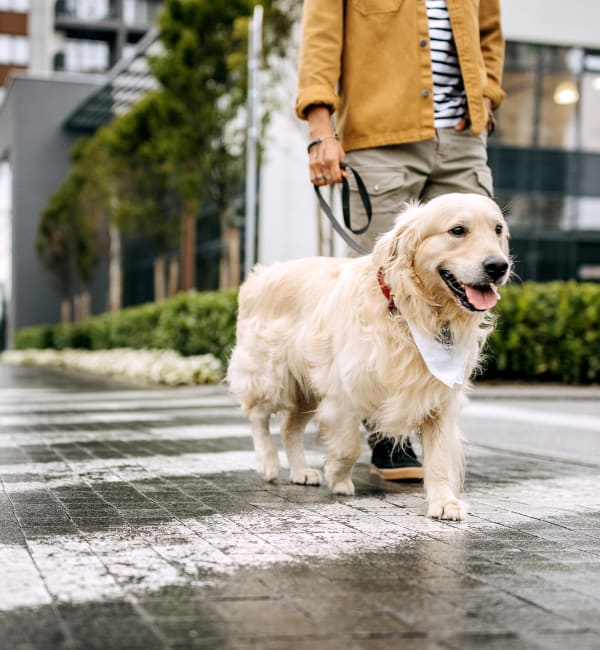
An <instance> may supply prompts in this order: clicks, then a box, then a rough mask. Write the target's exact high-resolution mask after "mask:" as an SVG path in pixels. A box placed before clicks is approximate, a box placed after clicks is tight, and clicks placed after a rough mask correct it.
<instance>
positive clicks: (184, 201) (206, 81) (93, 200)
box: [37, 0, 299, 294]
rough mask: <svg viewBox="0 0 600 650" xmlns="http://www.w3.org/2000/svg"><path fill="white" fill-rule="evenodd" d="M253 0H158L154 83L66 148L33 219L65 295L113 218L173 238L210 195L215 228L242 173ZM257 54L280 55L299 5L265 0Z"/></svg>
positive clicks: (87, 270) (85, 275)
mask: <svg viewBox="0 0 600 650" xmlns="http://www.w3.org/2000/svg"><path fill="white" fill-rule="evenodd" d="M255 4H256V2H255V1H254V0H229V1H225V0H166V3H165V6H164V9H163V10H162V12H161V14H160V17H159V39H160V41H161V44H162V47H163V53H162V54H161V55H160V56H156V57H153V58H152V59H151V61H150V66H151V70H152V72H153V74H154V75H155V77H156V78H157V80H158V81H159V84H160V87H159V89H158V90H157V91H153V92H151V93H149V94H147V95H146V96H144V97H143V98H142V99H141V100H140V101H139V102H138V103H136V104H135V105H134V106H133V107H132V108H131V109H130V110H129V111H128V112H127V113H125V114H123V115H119V116H117V117H115V118H114V119H113V120H112V121H111V123H109V124H108V125H107V126H106V127H104V128H102V129H100V130H99V131H98V132H97V133H96V134H95V135H94V136H93V137H91V138H90V139H89V140H86V141H85V142H84V143H82V144H80V145H78V146H77V147H76V148H75V149H74V151H73V165H72V169H71V171H70V173H69V175H68V177H67V179H66V180H65V182H64V184H63V185H62V186H61V187H60V188H59V189H58V190H57V192H56V193H55V194H54V195H53V196H52V197H51V199H50V201H49V204H48V206H47V208H46V210H45V211H44V213H43V214H42V216H41V221H40V224H39V232H38V241H37V251H38V254H39V256H40V258H41V260H42V262H43V263H44V265H45V266H46V268H48V269H49V270H50V271H51V272H52V273H53V275H54V276H55V277H56V278H57V280H58V283H59V285H60V286H61V290H62V291H63V294H67V293H68V292H69V291H70V290H71V289H72V288H73V287H72V286H71V285H72V284H73V275H74V274H75V275H77V276H78V277H79V278H80V280H81V282H83V283H84V284H85V283H87V282H88V281H89V277H90V274H91V271H92V269H93V265H94V263H95V261H96V260H97V258H98V256H99V255H100V254H102V252H103V249H104V241H103V238H102V237H100V236H99V233H101V232H102V227H103V226H104V227H105V225H106V221H107V220H109V221H110V222H111V223H112V224H114V225H116V226H117V227H118V228H119V229H120V230H122V231H124V232H126V233H135V234H142V235H145V236H149V237H151V238H152V239H153V240H154V242H155V244H156V247H157V250H158V252H159V254H161V252H165V251H167V250H169V248H171V247H173V245H174V243H175V242H176V241H177V239H178V237H179V235H180V223H181V218H182V217H187V218H188V219H189V218H193V217H195V216H196V215H197V214H198V211H199V210H200V208H201V206H202V205H203V204H204V205H206V204H210V205H211V206H212V210H211V211H212V213H216V215H217V218H218V219H219V221H220V224H221V226H222V230H223V224H224V222H226V221H227V220H228V219H229V216H230V215H231V214H232V212H233V210H232V207H231V200H232V198H233V197H235V195H236V194H237V193H239V189H240V186H241V179H242V177H243V158H242V155H243V149H244V147H243V143H244V137H243V134H244V119H243V107H244V104H245V101H246V81H247V79H246V77H247V47H248V42H247V41H248V22H249V17H250V16H251V15H252V11H253V8H254V5H255ZM262 5H263V7H264V26H265V29H264V51H265V62H268V60H269V55H270V53H272V52H277V53H283V52H284V50H285V46H286V43H287V41H288V36H289V34H290V31H291V27H292V25H293V23H294V21H295V20H296V18H297V16H298V9H299V4H298V3H295V2H293V1H292V0H264V1H263V2H262Z"/></svg>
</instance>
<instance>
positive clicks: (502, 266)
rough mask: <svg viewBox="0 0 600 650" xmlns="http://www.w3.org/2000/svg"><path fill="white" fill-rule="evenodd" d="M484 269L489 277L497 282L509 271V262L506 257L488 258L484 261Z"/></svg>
mask: <svg viewBox="0 0 600 650" xmlns="http://www.w3.org/2000/svg"><path fill="white" fill-rule="evenodd" d="M483 268H484V269H485V272H486V273H487V275H488V277H489V278H490V279H491V280H493V281H496V280H498V279H499V278H501V277H502V276H503V275H504V274H505V273H506V271H507V270H508V262H507V261H506V259H505V258H504V257H500V256H496V257H486V258H485V259H484V260H483Z"/></svg>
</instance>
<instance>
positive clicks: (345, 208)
mask: <svg viewBox="0 0 600 650" xmlns="http://www.w3.org/2000/svg"><path fill="white" fill-rule="evenodd" d="M340 167H341V168H342V169H349V170H350V171H351V172H352V174H353V175H354V179H355V181H356V187H357V188H358V194H359V196H360V200H361V202H362V204H363V207H364V209H365V214H366V216H367V224H366V225H365V226H363V227H362V228H353V227H352V222H351V220H350V184H349V183H348V179H347V178H345V177H344V178H343V179H342V213H343V216H344V225H345V226H346V228H347V229H348V230H349V231H350V232H351V233H353V234H355V235H362V233H364V232H366V231H367V229H368V228H369V226H370V225H371V219H372V218H373V208H372V206H371V199H370V198H369V193H368V192H367V188H366V186H365V184H364V182H363V179H362V178H361V177H360V174H359V173H358V172H357V171H356V170H355V169H354V167H351V166H350V165H349V164H348V163H344V162H342V163H340ZM313 187H314V188H315V192H316V194H317V198H318V199H319V205H320V206H321V210H323V212H324V213H325V214H326V215H327V218H328V219H329V221H330V222H331V225H332V226H333V228H334V230H335V231H336V232H337V234H338V235H339V236H340V237H341V238H342V239H343V240H344V241H345V242H346V243H347V244H348V245H349V246H351V247H352V248H353V249H354V250H355V251H356V252H357V253H360V254H361V255H367V254H368V253H370V252H371V251H369V250H367V249H366V248H364V247H363V246H361V245H360V244H359V243H358V242H357V241H355V240H354V239H353V238H352V237H350V236H349V235H348V233H347V232H346V231H345V230H344V228H343V227H342V225H341V224H340V222H339V221H338V220H337V219H336V218H335V216H334V214H333V210H332V209H331V206H330V205H329V204H328V203H327V201H326V200H325V199H324V198H323V195H322V194H321V189H320V188H319V187H318V186H317V185H314V186H313Z"/></svg>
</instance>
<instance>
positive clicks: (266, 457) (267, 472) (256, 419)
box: [248, 404, 279, 482]
mask: <svg viewBox="0 0 600 650" xmlns="http://www.w3.org/2000/svg"><path fill="white" fill-rule="evenodd" d="M270 416H271V411H270V410H269V409H268V408H267V407H266V406H265V405H264V404H258V405H256V406H253V407H252V408H250V409H248V419H249V420H250V427H251V429H252V439H253V440H254V451H255V453H256V469H257V471H258V472H260V473H261V474H262V475H263V476H264V478H265V481H269V482H273V481H276V480H277V478H278V477H279V455H278V453H277V447H275V443H274V442H273V438H271V434H270V432H269V419H270Z"/></svg>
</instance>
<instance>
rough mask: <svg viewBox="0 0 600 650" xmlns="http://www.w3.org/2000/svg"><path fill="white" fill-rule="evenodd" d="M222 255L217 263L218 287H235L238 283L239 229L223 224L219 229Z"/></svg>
mask: <svg viewBox="0 0 600 650" xmlns="http://www.w3.org/2000/svg"><path fill="white" fill-rule="evenodd" d="M221 243H222V251H223V252H222V255H221V262H220V264H219V287H220V288H221V289H225V288H227V287H237V286H238V285H239V283H240V231H239V229H238V228H233V227H231V226H224V227H223V228H222V230H221Z"/></svg>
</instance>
